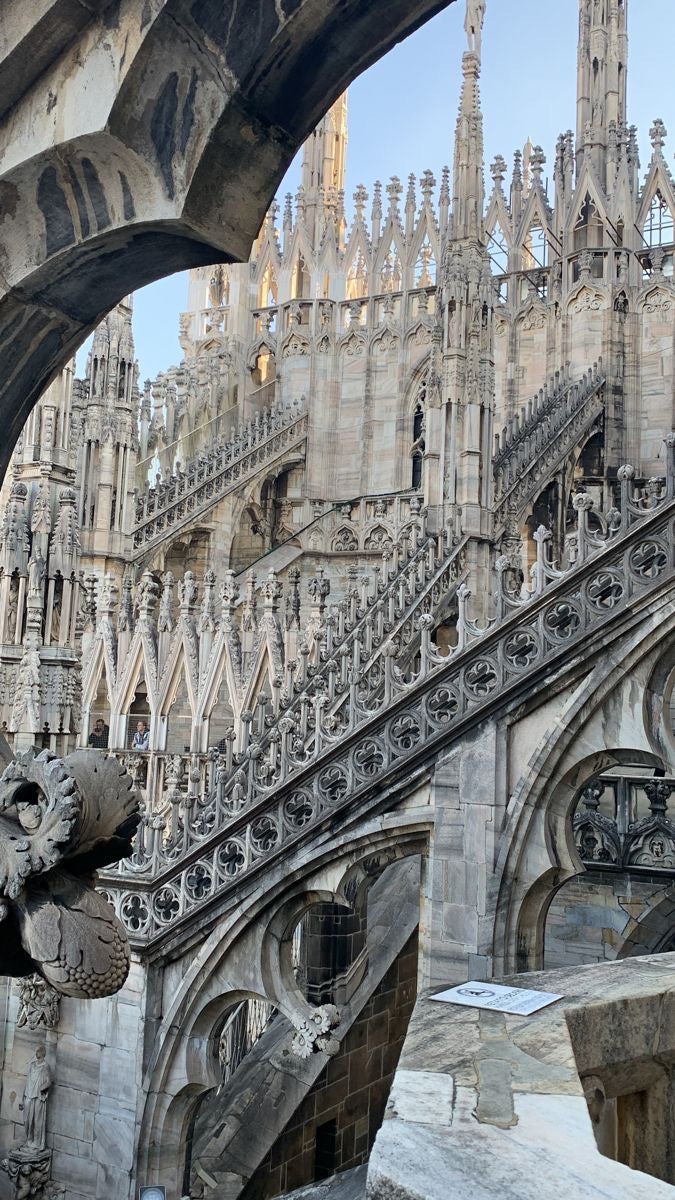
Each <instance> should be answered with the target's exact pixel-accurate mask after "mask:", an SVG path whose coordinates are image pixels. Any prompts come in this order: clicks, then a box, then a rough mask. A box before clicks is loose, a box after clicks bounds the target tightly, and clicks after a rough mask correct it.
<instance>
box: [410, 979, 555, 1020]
mask: <svg viewBox="0 0 675 1200" xmlns="http://www.w3.org/2000/svg"><path fill="white" fill-rule="evenodd" d="M429 999H430V1000H441V1001H442V1002H443V1003H444V1004H465V1005H466V1006H467V1007H468V1008H489V1009H492V1010H493V1012H504V1013H517V1014H520V1015H521V1016H525V1017H526V1016H528V1014H529V1013H534V1012H538V1010H539V1009H540V1008H546V1005H547V1004H553V1003H554V1001H556V1000H562V996H557V995H556V994H555V992H533V991H531V990H530V989H529V988H517V987H516V988H514V987H504V986H503V984H501V983H480V982H477V981H476V980H475V979H470V980H469V982H468V983H461V984H460V985H459V987H453V988H448V990H447V992H438V993H437V994H436V995H435V996H430V997H429Z"/></svg>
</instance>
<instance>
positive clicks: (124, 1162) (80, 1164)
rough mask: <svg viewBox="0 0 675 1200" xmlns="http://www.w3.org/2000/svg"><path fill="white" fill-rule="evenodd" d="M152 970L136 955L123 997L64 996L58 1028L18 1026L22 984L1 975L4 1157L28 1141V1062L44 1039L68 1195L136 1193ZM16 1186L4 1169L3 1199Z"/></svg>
mask: <svg viewBox="0 0 675 1200" xmlns="http://www.w3.org/2000/svg"><path fill="white" fill-rule="evenodd" d="M145 988H146V977H145V972H144V970H143V969H142V967H141V965H140V963H139V962H138V961H132V964H131V970H130V972H129V977H128V979H127V982H126V984H125V986H124V988H123V989H122V991H121V992H119V993H118V994H117V995H116V996H113V997H110V998H109V999H101V1000H70V999H65V998H64V999H62V1000H61V1004H60V1017H59V1025H58V1032H57V1031H55V1030H45V1029H44V1028H38V1029H36V1030H34V1031H31V1030H30V1029H29V1028H28V1026H27V1025H24V1026H23V1027H21V1028H18V1027H17V1025H16V1016H17V1010H18V990H17V986H16V984H13V983H12V981H11V980H6V979H5V980H3V981H2V1001H1V1003H2V1010H3V1012H4V1014H5V1018H6V1019H5V1022H4V1031H5V1032H4V1042H3V1046H2V1056H3V1057H2V1080H1V1084H0V1087H1V1092H0V1157H3V1156H4V1155H5V1154H6V1153H7V1151H8V1150H9V1149H11V1148H12V1147H13V1146H15V1145H18V1144H20V1143H21V1142H22V1141H24V1140H25V1138H24V1130H23V1113H22V1111H21V1109H20V1107H19V1106H20V1104H21V1102H22V1099H23V1089H24V1084H25V1079H26V1069H27V1066H28V1063H29V1061H30V1059H31V1058H32V1057H33V1055H34V1053H35V1050H36V1048H37V1047H38V1046H39V1045H44V1046H45V1049H46V1062H47V1065H48V1067H49V1069H50V1072H51V1075H52V1079H53V1083H52V1086H51V1089H50V1091H49V1096H48V1101H47V1146H48V1148H50V1149H51V1150H52V1151H53V1154H52V1181H53V1182H54V1183H55V1184H60V1185H61V1186H63V1187H64V1188H65V1195H66V1197H67V1200H98V1198H99V1197H102V1196H109V1197H111V1198H112V1197H115V1200H127V1197H129V1196H130V1195H133V1191H132V1188H133V1166H134V1142H135V1130H136V1105H137V1101H138V1096H139V1093H140V1091H141V1086H142V1078H141V1064H142V1037H143V1021H142V1012H143V1007H144V1002H145ZM13 1196H14V1190H13V1185H12V1184H11V1183H10V1181H9V1179H8V1177H7V1175H5V1174H4V1173H3V1172H0V1200H11V1198H12V1197H13Z"/></svg>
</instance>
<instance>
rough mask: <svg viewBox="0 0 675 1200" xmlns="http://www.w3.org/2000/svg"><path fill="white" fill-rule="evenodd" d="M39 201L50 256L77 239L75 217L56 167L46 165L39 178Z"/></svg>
mask: <svg viewBox="0 0 675 1200" xmlns="http://www.w3.org/2000/svg"><path fill="white" fill-rule="evenodd" d="M37 202H38V208H39V209H40V212H41V213H42V216H43V217H44V222H45V233H46V237H47V257H48V258H49V256H50V255H51V254H56V253H57V251H59V250H63V249H64V248H65V247H66V246H72V244H73V242H74V241H75V227H74V225H73V218H72V217H71V215H70V209H69V208H68V202H67V200H66V194H65V192H64V190H63V188H62V187H61V184H60V183H59V180H58V176H57V174H56V169H55V168H54V167H45V169H44V171H43V172H42V174H41V176H40V178H39V179H38V185H37Z"/></svg>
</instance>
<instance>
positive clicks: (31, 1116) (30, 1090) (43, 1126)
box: [22, 1046, 52, 1150]
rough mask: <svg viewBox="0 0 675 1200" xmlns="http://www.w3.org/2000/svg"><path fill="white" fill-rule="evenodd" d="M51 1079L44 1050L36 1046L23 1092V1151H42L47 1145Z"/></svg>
mask: <svg viewBox="0 0 675 1200" xmlns="http://www.w3.org/2000/svg"><path fill="white" fill-rule="evenodd" d="M51 1084H52V1077H51V1073H50V1070H49V1067H48V1066H47V1064H46V1062H45V1048H44V1046H38V1048H37V1050H36V1051H35V1057H34V1058H33V1059H31V1062H30V1065H29V1067H28V1075H27V1076H26V1086H25V1088H24V1090H23V1105H22V1108H23V1128H24V1132H25V1134H26V1140H25V1142H24V1144H23V1146H22V1149H23V1150H44V1149H45V1147H46V1144H47V1095H48V1093H49V1089H50V1087H51Z"/></svg>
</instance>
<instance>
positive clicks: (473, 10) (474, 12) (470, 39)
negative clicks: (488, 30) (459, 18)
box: [464, 0, 485, 57]
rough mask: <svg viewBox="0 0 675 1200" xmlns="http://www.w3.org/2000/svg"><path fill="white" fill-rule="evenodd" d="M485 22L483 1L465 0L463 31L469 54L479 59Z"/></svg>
mask: <svg viewBox="0 0 675 1200" xmlns="http://www.w3.org/2000/svg"><path fill="white" fill-rule="evenodd" d="M484 20H485V0H467V4H466V17H465V18H464V29H465V32H466V40H467V45H468V48H469V53H471V54H477V55H478V56H479V57H480V50H481V35H482V32H483V22H484Z"/></svg>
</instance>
